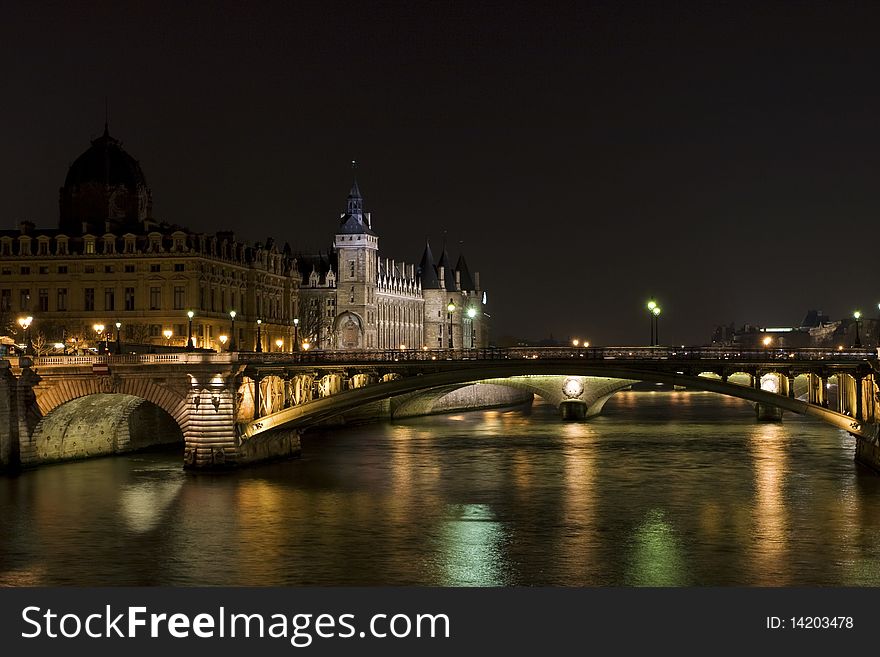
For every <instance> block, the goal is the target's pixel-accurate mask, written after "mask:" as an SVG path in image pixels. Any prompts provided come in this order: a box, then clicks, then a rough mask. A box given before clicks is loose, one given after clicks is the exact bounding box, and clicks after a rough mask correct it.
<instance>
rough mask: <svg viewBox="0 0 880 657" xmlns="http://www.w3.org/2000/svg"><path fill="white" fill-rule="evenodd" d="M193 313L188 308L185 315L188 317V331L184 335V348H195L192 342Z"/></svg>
mask: <svg viewBox="0 0 880 657" xmlns="http://www.w3.org/2000/svg"><path fill="white" fill-rule="evenodd" d="M194 315H195V313H194V312H193V311H192V310H188V311H187V313H186V316H187V317H189V333H188V334H187V337H186V350H187V351H192V350H193V349H195V348H196V345H195V343H194V342H193V316H194Z"/></svg>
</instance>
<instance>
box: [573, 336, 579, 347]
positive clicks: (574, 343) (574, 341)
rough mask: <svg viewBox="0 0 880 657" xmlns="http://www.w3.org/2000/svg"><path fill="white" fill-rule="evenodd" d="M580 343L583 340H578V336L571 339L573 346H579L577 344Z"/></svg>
mask: <svg viewBox="0 0 880 657" xmlns="http://www.w3.org/2000/svg"><path fill="white" fill-rule="evenodd" d="M580 343H581V341H580V340H578V339H577V338H575V339H574V340H572V341H571V346H572V347H577V346H579V345H580Z"/></svg>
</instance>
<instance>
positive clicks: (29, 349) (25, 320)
mask: <svg viewBox="0 0 880 657" xmlns="http://www.w3.org/2000/svg"><path fill="white" fill-rule="evenodd" d="M32 321H34V318H33V317H31V316H30V315H28V316H27V317H19V318H18V325H19V326H20V327H21V328H22V330H23V331H24V353H25V355H30V354H32V353H33V352H34V347H33V345H32V344H31V333H30V328H31V322H32Z"/></svg>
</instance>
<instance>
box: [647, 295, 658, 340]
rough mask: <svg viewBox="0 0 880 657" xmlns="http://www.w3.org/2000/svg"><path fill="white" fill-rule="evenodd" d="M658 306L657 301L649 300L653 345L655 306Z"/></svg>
mask: <svg viewBox="0 0 880 657" xmlns="http://www.w3.org/2000/svg"><path fill="white" fill-rule="evenodd" d="M656 307H657V302H656V301H654V300H653V299H651V300H650V301H648V318H649V319H650V320H651V346H652V347H653V346H654V308H656Z"/></svg>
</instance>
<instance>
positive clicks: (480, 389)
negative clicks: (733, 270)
mask: <svg viewBox="0 0 880 657" xmlns="http://www.w3.org/2000/svg"><path fill="white" fill-rule="evenodd" d="M877 366H878V362H877V358H876V353H875V352H874V351H871V350H862V349H858V350H847V351H828V350H813V349H801V350H796V351H786V350H755V351H734V350H724V349H714V348H693V349H688V348H682V349H678V350H673V349H667V348H661V347H651V348H645V347H632V348H627V347H614V348H540V349H533V348H516V349H480V350H438V351H416V350H409V351H363V352H300V353H294V354H283V353H248V352H235V353H223V354H210V353H207V354H206V353H172V354H145V355H121V356H50V357H40V358H34V359H31V358H27V357H23V358H21V359H20V360H18V359H11V360H7V361H0V466H3V467H5V468H15V467H18V466H20V465H21V466H31V465H37V464H39V463H44V462H48V461H53V460H63V459H69V458H84V457H88V456H95V455H100V454H110V453H116V452H121V451H126V450H130V449H136V448H138V447H139V446H143V445H147V444H153V443H156V442H158V441H159V439H160V438H165V439H167V440H169V441H182V442H183V443H184V465H185V467H188V468H216V467H228V466H233V465H242V464H246V463H249V462H253V461H259V460H264V459H269V458H279V457H284V456H289V455H292V454H295V453H297V452H298V451H299V433H298V432H299V431H301V430H302V428H304V427H307V426H309V425H313V424H316V423H319V422H326V421H332V420H333V419H334V418H339V417H340V416H345V415H346V414H353V413H355V414H359V417H361V418H364V417H373V418H375V417H403V416H409V415H415V414H423V413H430V412H436V411H437V410H438V408H440V409H442V408H443V407H442V406H438V402H439V400H441V399H444V398H448V397H449V396H450V395H454V394H459V395H460V396H461V397H462V398H464V397H468V398H470V399H472V400H473V402H472V404H471V405H472V406H474V407H486V406H488V405H493V404H494V405H500V404H505V403H507V404H509V403H511V402H513V401H517V400H523V399H524V398H527V399H531V396H532V395H533V394H537V395H539V396H541V397H543V398H544V399H546V400H547V401H549V402H551V403H553V404H554V405H556V406H557V407H558V408H559V409H560V413H561V414H562V416H563V417H564V418H569V419H580V418H586V417H590V416H592V415H596V414H598V413H599V412H601V409H602V406H603V405H604V403H605V401H606V400H607V399H608V398H609V397H610V396H611V395H613V394H614V393H615V392H617V391H619V390H621V389H624V388H626V387H628V386H630V385H631V384H632V383H633V382H635V381H647V382H656V383H664V384H668V385H673V386H680V387H685V388H689V389H695V390H705V391H711V392H717V393H721V394H725V395H730V396H733V397H738V398H741V399H745V400H748V401H750V402H753V403H754V404H755V405H756V409H757V410H758V414H759V417H761V416H763V417H773V418H779V417H781V412H782V411H790V412H794V413H800V414H805V415H810V416H813V417H816V418H818V419H819V420H821V421H823V422H826V423H828V424H830V425H832V426H834V427H837V428H839V429H843V430H845V431H847V432H849V433H850V434H852V435H853V436H855V437H856V438H857V440H856V457H857V458H858V459H859V460H861V461H864V462H866V463H868V464H870V465H872V466H874V467H877V465H878V463H880V448H878V433H880V431H878V426H880V425H878V410H877V404H878V401H880V400H878V387H877V381H876V376H875V368H876V367H877ZM499 390H508V391H510V390H514V391H521V392H519V393H516V392H512V393H509V394H501V393H499V392H498V391H499ZM455 391H458V393H456V392H455ZM465 392H466V393H467V394H466V395H465V394H464V393H465ZM517 395H519V396H517ZM523 395H525V397H523Z"/></svg>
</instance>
